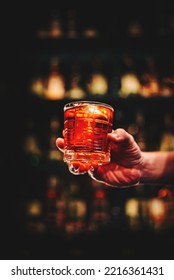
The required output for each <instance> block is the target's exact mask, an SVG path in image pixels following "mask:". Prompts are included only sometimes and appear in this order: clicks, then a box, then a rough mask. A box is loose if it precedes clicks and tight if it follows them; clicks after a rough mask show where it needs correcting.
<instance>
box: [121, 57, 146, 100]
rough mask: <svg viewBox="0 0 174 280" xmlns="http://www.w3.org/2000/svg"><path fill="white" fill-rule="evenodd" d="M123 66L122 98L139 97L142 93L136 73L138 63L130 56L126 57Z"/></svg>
mask: <svg viewBox="0 0 174 280" xmlns="http://www.w3.org/2000/svg"><path fill="white" fill-rule="evenodd" d="M122 62H123V65H122V71H121V77H120V89H119V91H118V94H119V96H120V97H124V98H126V97H128V96H133V95H139V94H140V92H141V83H140V79H139V76H138V74H137V71H136V63H135V62H134V60H133V58H132V57H131V56H129V55H124V57H123V61H122Z"/></svg>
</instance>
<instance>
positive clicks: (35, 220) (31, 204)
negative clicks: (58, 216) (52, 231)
mask: <svg viewBox="0 0 174 280" xmlns="http://www.w3.org/2000/svg"><path fill="white" fill-rule="evenodd" d="M45 230H46V225H45V221H44V211H43V203H42V202H41V201H40V200H38V199H32V200H28V201H27V203H26V232H27V233H29V234H30V233H32V234H43V233H44V232H45Z"/></svg>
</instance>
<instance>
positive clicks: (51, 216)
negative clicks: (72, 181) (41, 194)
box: [45, 174, 60, 232]
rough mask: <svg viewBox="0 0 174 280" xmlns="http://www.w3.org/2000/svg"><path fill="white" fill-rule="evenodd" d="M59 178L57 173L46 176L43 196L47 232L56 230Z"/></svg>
mask: <svg viewBox="0 0 174 280" xmlns="http://www.w3.org/2000/svg"><path fill="white" fill-rule="evenodd" d="M59 185H60V179H59V177H58V176H57V175H54V174H51V175H49V176H48V178H47V183H46V187H47V189H46V197H45V218H46V227H47V231H48V232H56V230H57V222H56V221H57V204H56V203H57V197H58V192H59Z"/></svg>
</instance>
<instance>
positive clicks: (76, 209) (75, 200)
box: [65, 182, 87, 235]
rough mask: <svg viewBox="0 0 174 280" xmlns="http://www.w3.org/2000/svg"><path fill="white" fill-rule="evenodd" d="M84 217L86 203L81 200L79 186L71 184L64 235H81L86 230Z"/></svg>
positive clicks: (74, 183) (75, 183) (85, 214)
mask: <svg viewBox="0 0 174 280" xmlns="http://www.w3.org/2000/svg"><path fill="white" fill-rule="evenodd" d="M86 216H87V203H86V201H85V200H84V199H83V198H82V194H81V192H80V185H79V184H78V183H77V182H72V183H70V186H69V193H68V197H67V220H66V226H65V231H66V234H67V235H71V234H76V233H83V232H84V231H85V230H86Z"/></svg>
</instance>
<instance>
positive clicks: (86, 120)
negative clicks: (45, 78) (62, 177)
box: [64, 101, 114, 175]
mask: <svg viewBox="0 0 174 280" xmlns="http://www.w3.org/2000/svg"><path fill="white" fill-rule="evenodd" d="M113 114H114V109H113V108H112V107H111V106H110V105H108V104H105V103H101V102H96V101H75V102H71V103H68V104H66V105H65V106H64V140H65V149H64V161H65V162H66V163H67V164H68V166H69V170H70V171H71V173H73V174H76V175H78V174H84V173H86V172H87V171H88V170H89V169H91V168H92V167H95V166H98V165H102V164H107V163H109V162H110V147H109V145H108V141H107V134H108V133H110V132H111V131H112V124H113Z"/></svg>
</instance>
